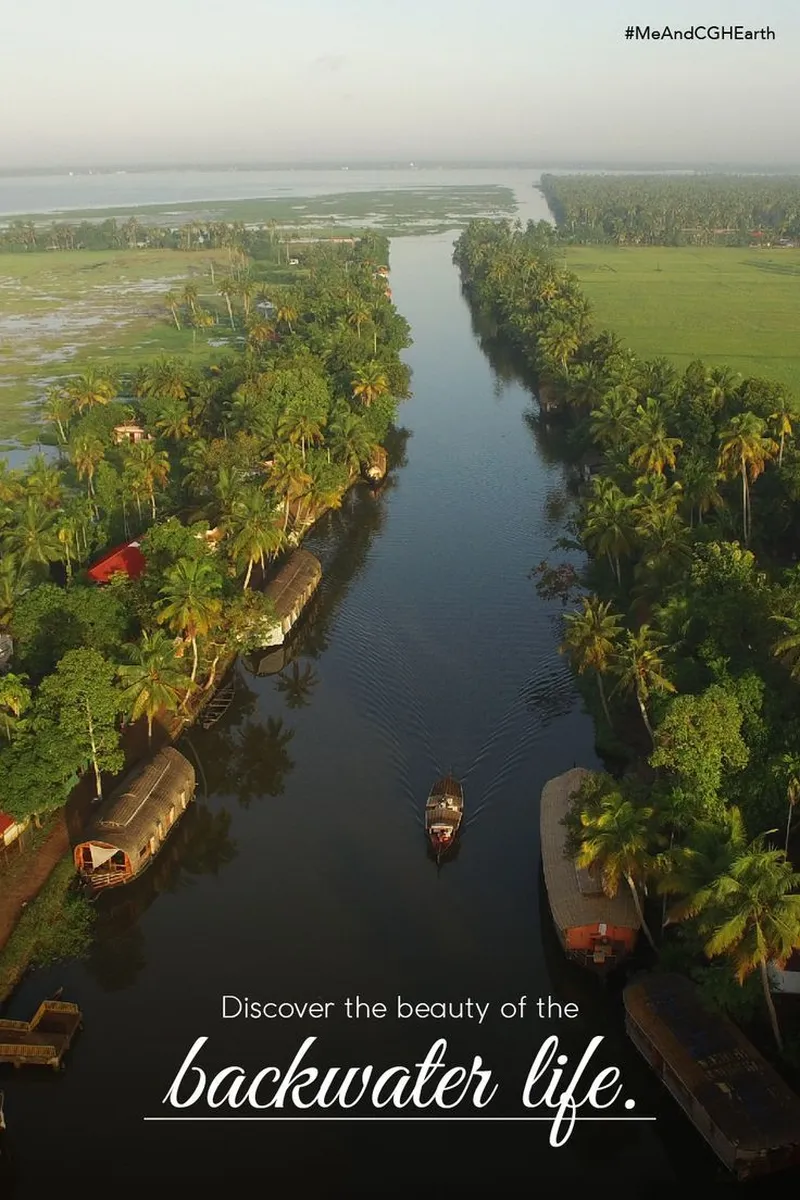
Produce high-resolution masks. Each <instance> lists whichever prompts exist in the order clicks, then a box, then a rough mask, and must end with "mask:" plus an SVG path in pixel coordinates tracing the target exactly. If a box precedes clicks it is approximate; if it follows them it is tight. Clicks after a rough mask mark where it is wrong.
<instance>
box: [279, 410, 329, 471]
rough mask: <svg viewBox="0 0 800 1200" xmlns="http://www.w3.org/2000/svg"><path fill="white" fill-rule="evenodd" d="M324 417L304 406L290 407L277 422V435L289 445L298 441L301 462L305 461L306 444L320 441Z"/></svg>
mask: <svg viewBox="0 0 800 1200" xmlns="http://www.w3.org/2000/svg"><path fill="white" fill-rule="evenodd" d="M324 427H325V420H324V418H322V419H320V418H319V417H318V416H316V415H315V414H314V413H312V412H310V411H308V410H307V409H304V408H290V409H288V410H287V412H286V413H284V415H283V417H282V418H281V420H280V421H279V423H278V437H280V438H285V439H286V441H288V442H289V444H290V445H292V446H296V445H297V443H298V442H299V443H300V452H301V455H302V459H303V462H305V461H306V446H309V445H312V444H313V443H315V442H321V441H322V436H323V435H322V430H323V429H324Z"/></svg>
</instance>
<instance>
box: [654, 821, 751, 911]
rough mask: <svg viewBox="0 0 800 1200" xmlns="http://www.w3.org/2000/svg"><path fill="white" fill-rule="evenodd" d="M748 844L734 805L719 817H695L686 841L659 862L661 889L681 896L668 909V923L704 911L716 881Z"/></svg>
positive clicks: (675, 846)
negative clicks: (696, 819) (711, 818)
mask: <svg viewBox="0 0 800 1200" xmlns="http://www.w3.org/2000/svg"><path fill="white" fill-rule="evenodd" d="M746 845H747V831H746V829H745V825H744V820H743V818H742V814H741V810H740V809H738V808H736V807H735V806H733V805H732V806H731V807H730V808H728V809H725V810H724V812H723V813H722V814H721V816H720V818H719V819H717V820H713V821H711V820H703V821H692V822H691V825H690V829H689V832H688V839H687V841H686V842H685V844H683V845H673V846H671V847H670V849H669V851H667V852H666V853H665V854H664V855H663V856H662V858H661V861H660V864H659V881H658V890H659V892H662V893H663V894H664V895H665V896H673V897H677V899H676V900H674V902H673V903H672V904H671V905H670V907H669V909H668V910H667V914H666V922H665V923H666V924H671V923H674V922H678V921H685V920H688V919H689V918H690V917H696V916H697V914H698V913H700V912H702V910H703V909H704V908H705V907H706V906H707V905H708V903H709V901H710V899H711V889H712V888H713V885H714V883H715V881H716V880H717V879H718V878H719V876H720V875H722V874H724V872H726V871H728V870H729V869H730V867H731V864H732V863H733V862H734V861H735V859H736V858H737V857H738V855H740V854H741V853H742V851H743V850H744V849H745V847H746Z"/></svg>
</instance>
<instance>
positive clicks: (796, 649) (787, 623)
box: [772, 616, 800, 680]
mask: <svg viewBox="0 0 800 1200" xmlns="http://www.w3.org/2000/svg"><path fill="white" fill-rule="evenodd" d="M773 619H774V620H776V621H780V623H781V624H782V625H783V627H784V636H783V637H782V638H780V639H779V641H777V642H776V643H775V645H774V646H773V647H772V653H773V654H774V655H775V657H776V658H779V659H781V660H782V661H783V662H784V663H785V664H786V666H788V668H789V674H790V675H791V677H792V679H799V680H800V616H776V617H774V618H773Z"/></svg>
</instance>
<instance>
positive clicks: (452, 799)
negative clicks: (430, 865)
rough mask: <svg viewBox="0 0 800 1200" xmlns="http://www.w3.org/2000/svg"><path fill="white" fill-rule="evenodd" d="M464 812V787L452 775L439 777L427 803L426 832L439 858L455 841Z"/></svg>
mask: <svg viewBox="0 0 800 1200" xmlns="http://www.w3.org/2000/svg"><path fill="white" fill-rule="evenodd" d="M463 814H464V789H463V788H462V786H461V784H460V783H459V782H458V780H457V779H454V778H453V776H452V775H445V776H444V778H443V779H437V781H436V783H434V785H433V787H432V788H431V790H430V794H429V796H428V801H427V803H426V805H425V832H426V833H427V835H428V838H429V840H430V843H431V846H432V847H433V849H434V851H435V853H436V856H437V858H438V857H440V856H441V855H443V854H446V853H447V851H448V850H450V849H451V848H452V846H453V844H454V843H455V840H456V834H457V833H458V830H459V826H460V825H461V818H462V816H463Z"/></svg>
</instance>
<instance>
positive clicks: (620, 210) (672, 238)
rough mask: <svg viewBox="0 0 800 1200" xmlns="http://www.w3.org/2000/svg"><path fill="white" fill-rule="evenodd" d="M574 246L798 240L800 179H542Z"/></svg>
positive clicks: (565, 235)
mask: <svg viewBox="0 0 800 1200" xmlns="http://www.w3.org/2000/svg"><path fill="white" fill-rule="evenodd" d="M541 189H542V192H543V193H544V195H545V197H546V199H547V202H548V204H549V205H550V208H551V210H552V212H553V215H554V217H555V219H556V221H557V223H558V229H559V236H560V237H561V238H562V240H565V241H571V242H612V243H615V244H618V245H634V246H709V245H715V244H720V245H728V246H749V245H769V244H772V243H780V242H781V241H785V242H794V241H796V240H797V239H800V177H797V176H787V177H780V176H750V175H743V176H736V175H692V176H688V177H687V176H675V175H672V176H667V175H543V176H542V180H541Z"/></svg>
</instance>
